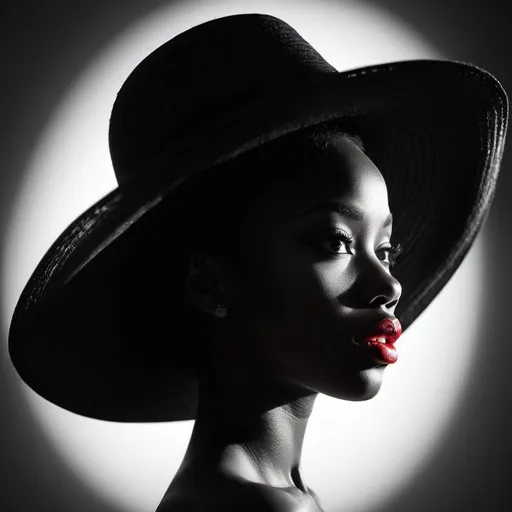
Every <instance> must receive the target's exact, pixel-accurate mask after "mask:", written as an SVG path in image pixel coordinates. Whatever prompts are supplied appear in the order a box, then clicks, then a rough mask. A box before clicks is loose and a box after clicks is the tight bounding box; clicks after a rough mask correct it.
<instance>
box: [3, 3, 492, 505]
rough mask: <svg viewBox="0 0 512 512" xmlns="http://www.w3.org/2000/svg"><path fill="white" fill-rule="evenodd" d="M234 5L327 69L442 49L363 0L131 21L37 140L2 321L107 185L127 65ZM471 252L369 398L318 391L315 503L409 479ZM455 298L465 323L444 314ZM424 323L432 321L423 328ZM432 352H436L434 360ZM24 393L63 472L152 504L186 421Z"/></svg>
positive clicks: (449, 345) (8, 258)
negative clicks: (263, 19) (114, 414)
mask: <svg viewBox="0 0 512 512" xmlns="http://www.w3.org/2000/svg"><path fill="white" fill-rule="evenodd" d="M242 12H263V13H269V14H273V15H275V16H278V17H281V18H282V19H284V20H285V21H287V22H289V23H290V24H291V25H292V26H294V27H295V28H296V29H297V30H298V31H299V32H300V33H301V34H302V35H303V37H305V39H306V40H308V41H310V42H311V43H312V44H313V46H315V47H316V48H317V49H318V50H319V52H320V53H321V54H322V55H324V56H325V58H326V59H327V60H328V61H329V62H331V63H332V64H333V65H334V66H335V67H337V68H338V69H339V70H347V69H351V68H355V67H360V66H365V65H369V64H376V63H381V62H387V61H394V60H406V59H414V58H439V57H440V55H439V54H438V53H437V51H436V50H435V49H434V48H433V47H432V46H431V45H430V44H428V43H427V42H426V41H425V40H423V39H422V38H421V36H420V35H419V34H417V33H415V32H414V30H412V29H411V27H408V26H406V25H405V24H404V23H403V22H402V20H400V19H397V18H395V17H393V16H391V14H389V13H387V12H386V11H383V10H381V9H378V8H376V7H375V6H370V5H366V4H365V3H364V2H362V1H359V2H355V1H354V2H341V1H335V0H332V1H328V0H323V1H320V0H317V1H315V2H311V1H310V0H307V1H298V0H293V1H278V0H266V1H264V0H261V1H256V0H254V1H245V2H243V8H241V7H240V2H238V1H237V0H229V1H228V0H225V1H211V0H208V1H205V0H202V1H197V0H196V1H194V3H193V9H192V8H190V7H187V2H185V1H184V2H182V3H179V4H177V3H173V4H172V5H171V6H167V7H162V8H161V9H159V10H157V11H154V12H152V13H151V14H150V15H149V16H147V17H145V18H143V19H141V20H139V21H137V22H136V23H135V24H134V25H133V26H131V27H129V28H128V29H127V30H125V31H124V32H122V33H120V34H118V35H117V36H116V37H115V38H114V39H113V40H112V41H111V43H110V45H109V46H108V47H106V48H104V49H103V50H102V51H101V52H100V53H99V54H98V55H96V57H95V58H94V59H92V60H91V61H90V62H89V64H88V65H87V67H86V68H84V70H83V72H82V73H81V74H80V75H79V76H77V77H76V79H75V82H74V83H73V84H72V86H71V87H70V88H69V90H68V92H67V94H66V95H65V97H63V98H62V101H61V102H60V104H59V105H58V106H57V107H56V108H55V111H54V113H53V115H52V117H51V119H50V121H49V122H48V124H47V126H46V127H45V130H44V132H43V133H42V134H41V138H40V140H39V144H38V146H37V148H36V149H35V151H34V153H33V155H32V158H31V161H30V164H29V168H28V169H27V171H26V179H25V183H24V185H23V187H22V189H21V191H20V193H19V196H18V198H17V204H16V208H15V210H14V213H13V215H12V219H11V224H10V232H9V233H8V236H7V240H6V244H5V247H6V249H5V258H4V261H5V265H4V268H2V274H3V276H2V278H3V282H4V287H3V294H4V297H3V298H4V304H5V310H4V311H3V314H4V318H5V319H10V318H11V315H12V311H13V309H14V305H15V302H16V300H17V298H18V296H19V294H20V293H21V290H22V288H23V285H24V284H25V282H26V281H27V279H28V277H29V275H30V273H31V272H32V270H33V269H34V267H35V266H36V264H37V262H38V261H39V259H40V258H41V256H42V255H43V254H44V252H45V251H46V249H47V248H48V247H49V246H50V244H51V243H52V242H53V240H54V239H55V238H56V237H57V236H58V234H59V233H60V232H61V231H62V230H63V229H64V228H65V227H66V226H67V225H68V224H69V223H70V222H71V221H72V220H73V219H74V218H75V217H76V216H77V215H79V214H80V213H81V212H82V211H83V210H85V209H86V208H87V207H88V206H89V205H90V204H92V203H93V202H95V201H96V200H98V199H99V198H100V197H101V196H103V195H105V194H106V193H107V192H109V191H110V190H112V189H113V188H114V187H115V186H116V181H115V177H114V174H113V171H112V168H111V163H110V157H109V152H108V141H107V129H108V119H109V116H110V110H111V107H112V104H113V102H114V99H115V95H116V93H117V91H118V90H119V88H120V87H121V85H122V83H123V81H124V79H125V78H126V77H127V76H128V74H129V73H130V71H131V70H132V69H133V68H134V67H135V66H136V65H137V64H138V62H140V60H142V59H143V58H144V57H145V56H146V55H147V54H149V53H150V52H151V51H152V50H153V49H155V48H156V47H158V46H159V45H160V44H162V43H164V42H165V41H166V40H168V39H169V38H170V37H172V36H173V35H177V34H178V33H180V32H182V31H183V30H186V29H187V28H189V27H192V26H194V25H196V24H199V23H202V22H204V21H207V20H209V19H212V18H214V17H221V16H224V15H228V14H236V13H242ZM482 258H483V248H482V243H481V242H480V237H479V238H478V240H477V242H476V243H475V245H474V246H473V248H472V249H471V251H470V253H469V255H468V256H467V258H466V259H465V261H464V262H463V264H462V266H461V267H460V269H459V270H458V271H457V272H456V274H455V276H454V277H453V278H452V280H451V282H450V283H449V285H448V286H446V288H445V289H444V290H443V291H442V292H441V294H440V295H439V297H438V298H437V299H436V300H435V301H434V302H433V303H432V304H431V306H430V307H429V308H428V310H427V311H426V312H425V313H424V314H423V315H421V316H420V318H418V319H417V320H416V322H415V324H414V325H413V326H412V327H411V328H410V329H409V330H408V332H407V333H406V334H405V335H404V336H403V337H402V338H401V340H400V360H399V363H398V364H397V365H396V366H395V367H392V368H389V369H388V370H387V371H386V373H387V375H386V378H385V382H384V386H383V389H382V391H381V393H380V394H379V395H378V396H377V397H376V398H375V399H373V400H370V401H368V402H363V403H360V402H358V403H348V402H342V401H338V400H334V399H331V398H328V397H325V396H319V397H318V399H317V404H316V406H315V410H314V412H313V415H312V417H311V419H310V423H309V426H308V430H307V434H306V439H305V442H304V449H303V474H304V476H305V479H306V482H307V484H308V485H309V486H310V487H311V488H313V489H314V490H315V491H316V492H317V494H318V495H319V496H320V498H321V500H322V504H323V506H324V508H325V510H326V511H333V512H334V511H336V510H342V509H343V510H351V511H352V512H356V511H369V510H372V509H373V508H374V507H376V506H377V505H378V504H379V503H380V504H382V502H383V501H385V500H387V499H389V498H391V497H393V496H394V495H395V493H396V492H397V491H399V490H400V487H401V486H405V485H406V484H407V482H409V481H410V480H411V479H412V478H414V477H415V476H416V475H417V474H418V471H419V470H420V469H421V468H422V467H423V465H424V464H425V463H426V461H428V459H429V454H431V453H433V449H434V448H435V446H436V444H437V443H438V442H439V440H440V439H441V437H442V435H443V432H444V429H445V427H446V426H447V424H448V423H449V420H450V419H451V413H452V411H453V410H454V408H455V407H456V406H457V403H458V401H459V399H460V397H461V394H462V389H463V387H464V385H465V383H466V381H467V376H468V371H469V369H470V366H471V361H472V358H471V356H472V353H473V350H472V347H474V345H475V343H474V342H475V340H474V335H473V332H474V330H475V328H476V325H477V322H478V315H477V312H478V306H479V302H478V301H479V295H480V293H481V291H482V288H483V281H482V271H481V269H482ZM468 282H471V283H472V286H471V287H469V286H467V283H468ZM462 297H463V301H464V305H465V307H464V318H462V312H459V311H457V310H454V304H457V303H458V302H460V301H461V300H462ZM472 312H473V313H474V314H473V315H472V314H471V313H472ZM433 320H435V321H433ZM433 324H436V325H442V329H438V330H437V331H436V332H435V333H433V332H432V331H431V330H430V326H431V325H433ZM4 333H5V334H6V333H7V324H5V325H4ZM439 352H442V354H443V357H442V359H434V356H433V354H436V353H439ZM455 375H456V376H457V378H456V379H455V378H454V376H455ZM23 391H24V394H25V397H26V400H27V401H28V403H29V404H30V406H31V407H32V409H33V412H34V418H35V421H37V422H38V423H39V424H40V425H41V429H42V431H43V432H44V434H45V435H46V436H47V437H48V439H49V440H50V441H51V442H52V443H53V444H54V446H55V449H56V450H58V452H59V453H60V454H61V455H62V457H63V458H64V459H65V460H66V461H67V463H68V464H69V466H70V468H71V469H72V471H73V472H74V473H76V474H78V475H79V476H80V478H81V479H82V480H83V481H85V482H87V483H88V485H89V486H90V487H91V488H92V489H94V490H95V491H96V492H97V493H98V494H99V495H101V496H103V497H104V498H105V499H107V500H109V501H111V502H113V503H115V504H116V505H118V506H120V508H121V509H122V510H126V511H127V512H139V511H140V512H142V511H147V510H154V508H155V507H156V505H157V504H158V502H159V500H160V498H161V497H162V495H163V493H164V492H165V490H166V488H167V485H168V484H169V482H170V480H171V479H172V477H173V475H174V472H175V471H176V470H177V468H178V466H179V464H180V462H181V458H182V457H183V455H184V452H185V449H186V446H187V443H188V439H189V436H190V433H191V431H192V426H193V422H180V423H173V424H171V423H169V424H167V423H164V424H144V425H138V424H117V423H109V422H102V421H97V420H92V419H88V418H83V417H80V416H77V415H75V414H72V413H69V412H67V411H64V410H62V409H60V408H58V407H56V406H54V405H52V404H50V403H48V402H46V401H45V400H43V399H42V398H40V397H39V396H38V395H36V394H35V393H33V392H32V391H31V390H30V389H28V388H27V387H26V386H23Z"/></svg>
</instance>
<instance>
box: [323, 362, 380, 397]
mask: <svg viewBox="0 0 512 512" xmlns="http://www.w3.org/2000/svg"><path fill="white" fill-rule="evenodd" d="M385 368H386V366H385V365H379V366H376V367H374V368H369V369H365V370H361V371H359V372H357V373H356V374H352V375H350V377H347V378H345V379H343V381H342V382H338V383H337V386H336V389H333V390H330V391H331V392H325V391H324V393H325V394H327V395H329V396H332V397H333V398H339V399H341V400H348V401H351V402H364V401H366V400H370V399H372V398H374V397H375V396H377V394H378V393H379V391H380V388H381V387H382V381H383V377H384V369H385Z"/></svg>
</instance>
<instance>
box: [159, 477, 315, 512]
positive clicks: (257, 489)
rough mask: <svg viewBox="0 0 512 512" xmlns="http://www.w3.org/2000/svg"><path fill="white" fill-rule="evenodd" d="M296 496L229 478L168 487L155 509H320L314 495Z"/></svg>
mask: <svg viewBox="0 0 512 512" xmlns="http://www.w3.org/2000/svg"><path fill="white" fill-rule="evenodd" d="M311 494H312V496H307V495H303V496H298V495H294V493H293V492H290V491H288V490H283V489H276V488H274V487H271V486H266V485H261V484H255V483H251V482H244V481H240V480H235V479H231V478H225V477H224V478H220V479H219V478H217V479H215V482H214V484H213V485H211V483H210V484H204V483H199V482H196V483H195V484H194V483H192V482H191V483H190V484H186V485H179V486H174V487H172V486H171V488H170V489H169V491H168V492H167V494H166V495H165V497H164V499H163V500H162V502H161V503H160V506H159V507H158V508H157V510H156V512H218V511H222V512H235V511H236V512H240V511H242V510H243V511H244V512H299V511H300V512H322V510H321V508H320V506H319V504H318V500H317V498H316V495H315V494H314V493H313V492H311Z"/></svg>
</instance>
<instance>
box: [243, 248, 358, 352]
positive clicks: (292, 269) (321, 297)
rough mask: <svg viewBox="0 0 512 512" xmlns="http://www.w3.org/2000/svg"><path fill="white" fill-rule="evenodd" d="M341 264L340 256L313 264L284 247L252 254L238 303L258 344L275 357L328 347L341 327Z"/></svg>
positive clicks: (343, 265) (343, 281) (343, 267)
mask: <svg viewBox="0 0 512 512" xmlns="http://www.w3.org/2000/svg"><path fill="white" fill-rule="evenodd" d="M346 266H347V263H346V261H342V260H341V259H340V260H335V261H330V262H329V263H325V262H324V263H316V264H315V263H313V262H312V259H311V258H310V257H308V255H307V254H304V253H303V252H301V251H298V250H294V249H292V248H291V247H286V246H282V247H280V248H279V249H276V250H274V251H272V252H270V251H269V252H267V253H265V254H264V255H263V254H260V255H259V257H258V258H255V259H253V260H252V262H251V264H250V265H248V266H247V267H246V269H245V270H244V274H245V278H244V279H242V280H241V282H243V283H244V284H243V289H242V290H241V292H242V293H241V297H240V299H241V300H240V304H239V306H240V308H241V313H242V314H243V317H244V322H243V323H244V328H245V329H247V330H249V331H250V332H251V333H252V335H253V336H254V337H255V338H256V339H255V343H256V344H257V347H259V348H260V349H261V350H263V351H264V353H265V354H273V355H274V356H275V357H276V358H283V357H284V358H293V357H297V358H298V357H302V356H307V355H308V354H311V353H312V352H313V351H314V349H315V348H318V349H319V350H320V349H321V350H323V351H324V352H325V351H327V352H329V350H330V346H333V347H334V345H335V343H334V342H333V340H336V339H339V335H340V332H341V331H343V318H342V317H341V316H340V313H339V304H338V301H337V297H338V296H339V295H341V294H342V293H343V292H344V291H345V290H346V288H347V287H348V286H350V279H349V278H348V277H347V276H346V275H345V274H346Z"/></svg>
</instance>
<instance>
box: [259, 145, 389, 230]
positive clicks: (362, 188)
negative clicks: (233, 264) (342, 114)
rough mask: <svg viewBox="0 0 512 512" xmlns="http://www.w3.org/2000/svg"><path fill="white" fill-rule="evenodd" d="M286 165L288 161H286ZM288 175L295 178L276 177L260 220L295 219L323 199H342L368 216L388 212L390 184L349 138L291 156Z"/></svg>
mask: <svg viewBox="0 0 512 512" xmlns="http://www.w3.org/2000/svg"><path fill="white" fill-rule="evenodd" d="M285 165H286V163H285ZM289 165H290V166H292V169H288V172H287V174H288V175H289V174H290V171H291V174H292V175H293V171H294V168H293V167H295V168H296V176H297V178H296V179H285V180H277V181H276V182H274V183H273V184H272V185H271V186H270V188H269V190H268V193H267V194H266V195H265V197H264V198H263V201H260V202H259V204H258V205H256V208H255V210H254V213H255V214H257V215H261V216H262V218H260V221H261V220H263V218H266V219H267V220H268V221H269V222H270V221H274V222H276V221H279V220H287V219H293V218H294V217H295V216H297V215H300V214H301V213H303V212H304V211H306V210H308V209H310V208H314V207H315V206H317V205H318V204H321V203H323V202H340V203H343V204H346V205H349V206H353V207H355V208H357V209H360V210H362V211H363V212H364V213H365V214H366V215H368V216H369V217H372V216H375V217H380V216H385V215H387V214H388V213H389V207H388V194H387V187H386V183H385V181H384V178H383V177H382V174H381V173H380V171H379V169H378V168H377V167H376V166H375V164H374V163H373V162H372V161H371V160H370V158H368V156H367V155H366V154H365V153H364V152H363V151H362V150H361V149H360V148H359V147H358V146H357V145H356V144H355V143H354V142H353V141H352V140H350V139H348V138H346V137H343V136H333V144H332V145H330V146H329V147H327V148H323V149H317V150H316V151H313V152H312V153H311V155H310V158H308V159H307V160H304V161H298V160H297V159H296V158H294V157H293V155H290V160H289Z"/></svg>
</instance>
